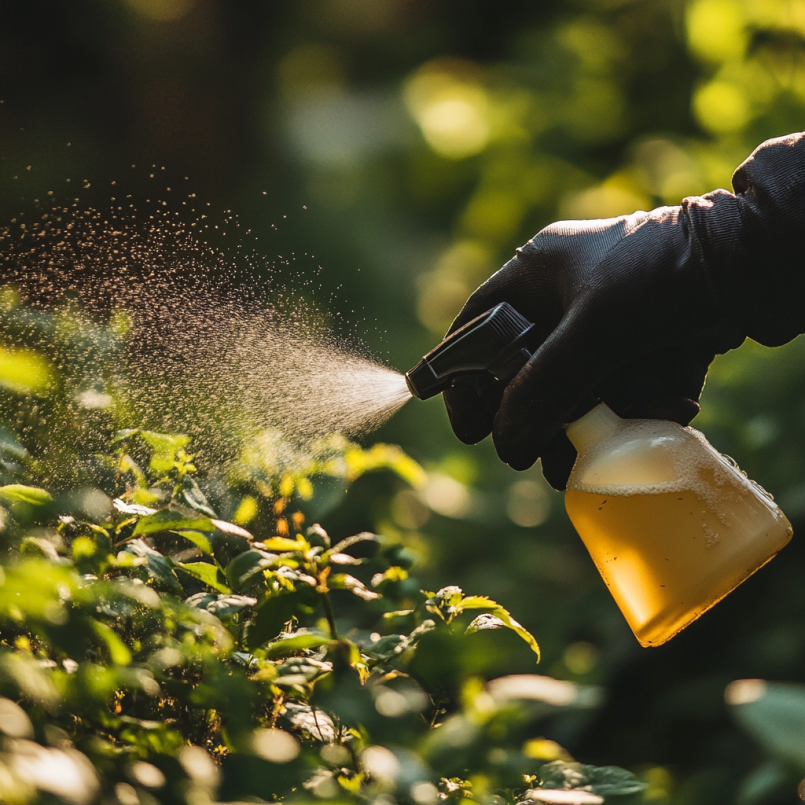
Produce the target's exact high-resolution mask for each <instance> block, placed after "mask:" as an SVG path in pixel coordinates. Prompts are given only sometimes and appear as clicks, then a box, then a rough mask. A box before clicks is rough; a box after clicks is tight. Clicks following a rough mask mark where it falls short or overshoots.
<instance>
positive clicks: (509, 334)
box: [405, 302, 534, 400]
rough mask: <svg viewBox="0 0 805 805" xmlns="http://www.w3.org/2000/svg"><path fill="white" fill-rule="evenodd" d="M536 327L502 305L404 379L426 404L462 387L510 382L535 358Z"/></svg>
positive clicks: (458, 333)
mask: <svg viewBox="0 0 805 805" xmlns="http://www.w3.org/2000/svg"><path fill="white" fill-rule="evenodd" d="M533 329H534V325H533V324H532V323H531V322H530V321H528V319H526V318H524V317H523V316H521V315H520V314H519V313H518V312H517V311H516V310H515V309H514V308H513V307H512V306H511V305H510V304H509V303H508V302H502V303H501V304H499V305H497V306H496V307H494V308H492V309H491V310H487V312H486V313H482V314H481V315H480V316H478V317H477V318H475V319H473V320H472V321H471V322H468V323H467V324H465V325H464V326H463V327H461V328H460V329H458V330H456V331H455V332H454V333H451V334H450V335H449V336H447V338H445V339H444V341H442V343H441V344H439V345H438V346H437V347H435V348H434V349H432V350H431V351H430V352H429V353H428V354H427V355H425V357H424V358H422V360H421V361H420V362H419V363H418V364H417V365H416V366H414V368H413V369H411V370H410V371H408V372H406V375H405V379H406V381H407V383H408V388H409V389H410V391H411V394H413V395H414V397H418V398H419V399H420V400H427V399H429V398H430V397H435V396H436V395H437V394H440V393H441V392H443V391H444V390H445V389H448V388H450V387H451V386H455V385H460V384H462V383H468V384H473V383H475V382H478V381H480V382H485V381H486V382H494V381H499V382H501V383H504V384H505V383H508V382H509V380H511V379H512V378H513V377H514V376H515V375H516V374H517V373H518V372H519V371H520V370H521V369H522V368H523V367H524V366H525V365H526V363H528V361H529V360H530V359H531V356H532V354H533V353H532V350H531V349H530V348H529V343H528V336H529V334H530V333H531V331H532V330H533Z"/></svg>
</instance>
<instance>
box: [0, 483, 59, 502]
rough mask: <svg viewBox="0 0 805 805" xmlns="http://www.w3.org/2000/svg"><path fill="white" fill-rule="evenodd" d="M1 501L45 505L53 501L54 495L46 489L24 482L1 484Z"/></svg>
mask: <svg viewBox="0 0 805 805" xmlns="http://www.w3.org/2000/svg"><path fill="white" fill-rule="evenodd" d="M0 501H2V502H3V503H30V504H31V505H32V506H45V505H46V504H48V503H52V502H53V497H52V496H51V494H50V493H49V492H47V491H46V490H44V489H39V488H38V487H35V486H23V485H22V484H9V485H8V486H0Z"/></svg>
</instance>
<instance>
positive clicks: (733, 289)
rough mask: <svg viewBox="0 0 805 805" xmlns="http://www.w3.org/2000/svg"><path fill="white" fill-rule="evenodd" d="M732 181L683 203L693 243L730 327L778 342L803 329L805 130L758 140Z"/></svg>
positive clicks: (766, 341)
mask: <svg viewBox="0 0 805 805" xmlns="http://www.w3.org/2000/svg"><path fill="white" fill-rule="evenodd" d="M733 185H734V187H735V191H736V192H735V194H734V195H733V194H732V193H728V192H727V191H726V190H716V191H715V192H713V193H708V194H707V195H706V196H700V197H696V198H688V199H685V200H684V201H683V203H682V210H683V214H684V215H685V216H686V217H687V219H688V221H689V226H690V232H691V247H692V250H693V253H694V254H695V255H696V257H697V258H698V260H699V261H700V263H701V265H702V267H703V271H704V274H705V277H706V278H707V281H708V282H709V283H710V286H711V290H712V293H713V298H714V299H715V300H716V302H717V304H719V305H720V306H721V308H722V313H723V315H724V319H725V321H727V322H728V323H729V327H730V329H734V330H735V331H736V334H738V333H740V335H741V336H749V337H750V338H753V339H754V340H756V341H758V342H760V343H761V344H765V345H766V346H779V345H780V344H784V343H786V342H787V341H790V340H791V339H792V338H795V337H796V336H797V335H799V334H800V333H802V332H805V309H804V307H805V306H803V305H802V298H803V294H805V271H803V256H805V241H803V238H805V134H795V135H790V136H788V137H784V138H780V139H778V140H769V141H768V142H766V143H763V145H761V146H760V147H759V148H758V149H757V150H756V151H755V152H754V153H753V154H752V156H750V157H749V159H748V160H747V161H746V162H744V163H743V165H741V166H740V167H739V168H738V170H737V171H736V172H735V175H734V176H733Z"/></svg>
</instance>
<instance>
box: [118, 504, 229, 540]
mask: <svg viewBox="0 0 805 805" xmlns="http://www.w3.org/2000/svg"><path fill="white" fill-rule="evenodd" d="M179 530H183V531H215V526H214V525H213V523H212V520H211V519H210V518H209V517H185V516H184V515H183V514H180V513H179V512H174V511H171V510H170V509H162V511H158V512H156V514H149V515H147V516H146V517H141V518H140V519H139V521H138V522H137V525H136V527H135V529H134V532H133V534H132V536H133V537H141V536H143V535H146V534H158V533H159V532H160V531H179Z"/></svg>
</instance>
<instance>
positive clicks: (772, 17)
mask: <svg viewBox="0 0 805 805" xmlns="http://www.w3.org/2000/svg"><path fill="white" fill-rule="evenodd" d="M0 99H2V105H0V159H1V160H2V161H0V213H2V218H1V219H0V221H1V222H2V223H5V222H7V221H9V220H10V219H11V218H13V217H14V216H15V215H16V214H18V213H19V212H20V211H21V210H23V209H25V208H26V205H30V203H31V195H32V193H37V192H45V191H46V190H47V189H51V188H56V190H57V191H60V190H61V189H62V188H64V187H65V181H66V179H67V178H71V179H72V181H74V182H78V181H80V180H82V179H83V180H85V184H89V185H90V186H89V187H86V188H85V189H84V190H83V191H82V192H83V193H84V196H83V198H84V199H90V200H92V201H93V203H96V205H98V204H103V203H107V202H108V196H109V192H108V191H109V185H110V183H111V182H112V181H118V180H120V178H121V177H122V176H124V175H125V181H126V185H127V187H128V188H129V192H130V193H133V194H134V196H135V198H146V197H147V196H148V195H149V187H151V185H149V178H148V172H147V171H137V172H131V170H130V166H131V165H132V164H138V165H139V164H144V165H150V164H154V165H157V166H165V170H166V172H167V175H171V176H179V177H183V176H185V175H188V176H190V181H191V182H192V185H193V188H194V190H195V191H196V192H197V193H198V195H199V197H200V198H202V199H204V200H205V201H209V202H210V204H211V208H212V209H214V210H233V211H235V212H236V213H237V214H238V215H239V217H240V221H241V225H242V226H243V227H244V228H246V229H248V228H250V229H252V231H253V233H254V234H256V235H257V237H258V239H259V240H258V244H257V249H258V251H259V252H260V253H261V254H263V255H264V256H265V265H264V268H263V269H255V275H254V278H253V281H254V282H256V283H259V282H261V281H268V279H269V278H270V277H271V278H273V282H274V283H275V284H279V285H281V284H282V283H287V284H288V286H289V288H291V289H292V290H294V289H295V292H299V293H301V292H302V290H303V288H304V285H305V281H306V279H308V278H310V277H315V278H316V284H321V289H320V290H318V291H317V292H316V294H314V303H315V304H317V305H319V306H325V307H327V306H329V308H330V311H331V313H332V315H333V316H334V317H335V319H336V325H337V326H338V327H339V328H342V329H343V330H344V331H346V332H358V333H360V334H361V337H362V338H363V339H364V340H365V341H366V342H367V343H368V344H369V346H370V348H371V349H372V350H373V351H374V352H375V353H376V354H378V355H380V356H381V357H382V358H383V359H384V360H386V361H387V362H388V363H390V364H391V365H393V366H396V367H398V368H401V369H406V368H408V367H409V366H410V365H412V364H413V363H414V362H415V361H416V360H417V359H418V358H419V357H420V356H421V355H422V354H423V353H424V352H426V351H427V350H428V349H430V348H431V347H432V346H433V345H434V344H435V343H436V342H437V341H438V340H439V339H440V338H441V336H442V334H443V333H444V331H445V329H446V327H447V326H448V325H449V323H450V321H451V319H452V318H453V316H454V315H455V314H456V313H457V312H458V310H459V309H460V307H461V305H462V303H463V301H464V300H465V299H466V297H467V295H468V294H469V293H470V292H471V291H472V290H473V289H474V288H475V287H476V286H477V285H478V284H479V283H480V282H481V281H482V280H483V279H485V278H486V277H487V276H488V275H489V274H490V273H492V271H494V270H495V269H496V268H497V267H498V266H499V265H501V264H502V263H503V262H504V261H506V260H507V259H508V258H509V257H510V256H511V255H512V253H513V250H514V248H515V247H516V246H517V245H519V244H521V243H522V242H524V241H525V240H527V239H528V238H529V237H531V236H532V235H533V234H534V233H536V232H537V231H538V230H539V229H540V228H541V227H543V226H545V225H546V224H548V223H550V222H551V221H553V220H556V219H559V218H583V217H607V216H612V215H618V214H621V213H627V212H632V211H634V210H635V209H640V208H642V209H650V208H652V207H655V206H658V205H662V204H675V203H678V202H679V201H680V200H681V199H682V198H683V197H684V196H685V195H692V194H699V193H703V192H707V191H709V190H712V189H714V188H716V187H727V188H729V187H730V176H731V173H732V171H733V170H734V169H735V167H737V165H738V164H739V163H740V162H741V161H742V160H743V159H744V158H745V157H746V156H747V155H748V154H749V153H750V152H751V151H752V149H753V148H754V147H755V146H756V145H758V144H759V143H760V142H762V141H763V140H764V139H767V138H769V137H775V136H780V135H783V134H786V133H789V132H792V131H798V130H800V129H802V128H805V0H692V2H683V0H653V1H652V2H641V1H640V0H564V1H563V2H558V0H543V2H540V3H534V2H515V0H499V2H497V3H484V2H480V1H479V0H464V2H457V1H455V0H303V2H296V3H291V2H286V3H279V2H268V0H252V1H251V2H249V1H247V0H72V1H71V2H66V0H51V1H50V2H47V3H30V2H26V1H25V0H4V2H3V3H2V4H1V5H0ZM68 143H70V145H69V146H68ZM28 166H30V169H29V170H27V169H28ZM15 176H22V178H23V179H24V180H25V181H26V182H27V184H26V185H25V186H24V187H23V185H22V182H21V181H18V180H15V179H14V177H15ZM289 255H291V257H290V258H289V257H288V256H289ZM261 272H262V273H261ZM331 295H333V296H332V298H331ZM0 360H2V355H1V354H0ZM694 424H695V425H696V426H697V427H699V428H700V429H702V430H704V431H705V432H706V434H707V435H708V437H709V438H710V439H711V441H712V442H713V443H714V444H715V445H716V446H717V447H718V448H719V449H721V450H722V451H725V452H727V453H729V454H730V455H732V456H733V457H735V458H736V459H737V460H738V462H739V463H740V465H741V466H742V467H743V469H745V470H746V471H747V472H748V474H749V475H750V477H752V478H754V479H756V480H757V481H758V482H760V483H761V484H762V485H763V486H765V487H766V488H767V489H768V490H769V491H770V492H772V493H773V494H774V495H775V496H776V498H777V499H778V501H779V502H780V504H781V506H782V507H783V509H784V510H785V511H786V513H787V514H788V515H789V517H790V519H791V520H792V521H793V522H794V525H795V534H798V533H799V532H800V531H801V530H802V527H803V526H805V344H803V343H801V341H797V342H794V343H792V344H790V345H788V346H786V347H784V348H780V349H777V350H767V349H764V348H761V347H759V346H757V345H755V344H751V343H748V344H746V345H745V346H744V347H743V348H741V349H740V350H738V351H737V352H735V353H732V354H730V355H727V356H725V357H722V358H720V359H718V360H717V361H716V363H715V364H714V367H713V369H712V371H711V374H710V378H709V380H708V386H707V389H706V392H705V397H704V411H703V413H702V414H701V415H700V417H699V418H698V420H697V421H696V422H695V423H694ZM377 438H378V439H383V440H385V441H391V442H395V443H398V444H400V445H402V446H403V447H404V449H405V450H406V451H408V452H409V453H410V454H411V455H412V456H413V457H414V458H416V459H417V460H419V461H420V462H421V463H422V464H423V465H424V466H425V467H426V469H427V470H428V472H429V481H428V483H427V484H426V485H425V486H424V487H423V489H421V490H418V491H413V490H411V489H408V488H404V486H403V484H402V482H398V481H396V480H394V479H392V478H390V477H386V476H380V475H370V476H366V477H364V478H363V479H361V480H360V481H359V482H358V483H356V484H355V486H354V487H353V488H352V489H351V490H350V492H349V494H348V495H347V498H346V500H345V503H344V504H342V505H341V506H340V507H339V508H338V509H336V510H334V511H331V512H329V513H328V514H327V515H326V517H325V518H324V524H325V526H326V527H327V528H328V530H329V531H331V532H336V533H341V532H343V533H347V532H349V533H353V532H354V531H357V530H361V529H364V528H366V529H377V530H378V531H380V532H384V533H387V534H392V535H395V536H398V537H399V538H400V539H402V540H403V541H405V542H406V543H407V544H408V545H410V546H411V547H413V548H414V549H415V550H416V551H417V552H418V555H419V557H420V567H419V570H418V575H419V576H420V577H422V578H424V579H425V580H426V581H427V583H428V585H429V586H430V587H431V588H432V589H437V588H438V587H440V586H442V585H443V584H460V585H461V586H462V587H463V588H464V589H465V591H467V592H468V593H479V594H485V595H489V596H491V597H493V598H495V599H496V600H498V601H500V602H501V603H502V604H504V605H505V606H506V607H508V609H510V610H511V612H512V613H513V614H514V616H515V617H516V618H518V619H519V620H521V621H522V622H523V624H524V625H526V626H527V627H528V628H529V629H531V630H532V631H533V632H534V634H535V635H536V636H537V638H538V639H539V641H540V643H541V645H542V647H543V650H544V655H543V656H544V659H543V663H542V666H541V667H542V671H543V672H544V673H548V674H551V675H554V676H557V677H560V678H567V679H572V680H576V681H582V682H594V683H599V684H602V685H605V686H606V688H607V690H608V704H607V705H606V706H605V707H604V708H603V709H601V710H599V711H597V712H595V713H594V714H593V715H585V716H584V717H583V718H581V717H579V719H578V720H577V721H575V722H563V724H562V725H561V729H560V728H559V727H557V731H558V732H561V734H551V735H549V736H548V737H550V738H553V739H555V740H557V741H559V742H561V743H562V744H563V745H565V746H567V747H568V749H569V750H570V751H572V752H573V753H574V755H575V756H577V757H578V758H579V759H581V760H583V761H584V762H589V763H596V764H608V763H615V764H619V765H623V766H627V767H630V768H632V769H635V770H639V771H642V772H644V773H645V774H646V778H647V779H649V780H650V781H652V788H651V791H650V796H652V797H654V798H655V799H657V801H672V802H674V803H716V802H729V801H734V800H735V798H736V796H739V797H743V800H742V801H744V802H751V801H761V800H758V799H755V800H753V799H752V796H753V794H752V790H750V789H751V786H747V784H745V783H742V781H743V780H745V778H746V776H747V774H748V773H749V772H751V771H752V770H753V769H760V772H759V773H758V775H756V777H757V778H758V779H760V777H762V773H763V769H764V768H765V767H763V766H762V764H763V762H764V756H763V752H762V750H761V749H759V748H757V747H756V746H755V744H753V743H752V741H751V740H750V739H749V738H748V737H746V736H745V735H744V734H743V733H741V732H740V730H738V729H737V728H736V727H735V725H734V724H733V722H732V721H731V719H730V717H729V716H728V714H727V710H726V706H725V705H724V700H723V691H724V688H725V687H726V685H727V684H728V683H729V682H730V681H732V680H734V679H737V678H741V677H762V678H765V679H774V680H788V681H800V682H802V681H805V662H804V661H805V585H803V583H802V573H803V568H805V549H803V548H802V547H801V542H800V540H799V539H797V538H796V536H795V540H794V542H793V543H792V544H791V546H790V547H788V548H787V549H786V550H785V552H784V554H783V555H782V556H781V557H780V558H779V559H777V560H775V562H773V563H772V564H771V565H770V566H769V567H768V568H766V569H764V570H763V571H762V572H761V573H760V574H758V575H757V576H756V577H754V578H752V579H751V580H750V581H748V582H747V583H746V584H744V585H743V586H742V587H741V588H740V589H739V590H738V591H736V592H735V593H733V594H732V595H731V596H730V597H729V598H728V599H727V600H725V601H724V602H723V603H721V604H720V605H719V606H718V607H717V608H716V609H715V610H714V611H713V612H711V613H709V614H708V615H707V616H705V617H704V618H703V619H702V620H701V621H699V622H697V623H695V624H694V625H693V626H691V627H690V628H689V629H688V630H687V631H686V632H684V633H683V634H682V635H680V636H679V637H677V638H675V639H674V640H673V641H672V642H671V643H670V644H668V645H666V646H663V647H661V648H658V649H652V650H643V649H640V648H639V647H638V645H637V643H636V641H635V640H634V638H633V637H632V635H631V633H630V632H629V631H628V628H627V626H626V624H625V622H624V621H623V619H622V617H621V616H620V614H619V612H618V611H617V608H616V607H615V605H614V603H613V602H612V600H611V599H610V598H609V596H608V594H607V592H606V590H605V588H604V585H603V583H602V582H601V581H600V579H599V578H598V576H597V574H596V572H595V569H594V568H593V566H592V563H591V562H590V561H589V559H588V557H587V556H586V553H585V551H584V549H583V547H582V545H581V543H580V541H579V540H578V538H577V537H576V536H575V535H574V533H573V531H572V528H571V527H570V525H569V523H568V521H567V518H566V516H565V514H564V509H563V503H562V496H561V495H560V494H557V493H555V492H553V491H552V490H550V489H549V488H548V486H547V485H546V484H545V483H544V481H543V480H542V478H541V475H540V473H539V471H538V468H533V469H532V470H530V471H528V472H526V473H522V474H517V473H514V472H513V471H510V470H509V469H508V468H507V467H505V466H503V465H501V464H500V463H499V462H498V461H497V459H496V458H495V454H494V451H493V449H492V447H491V445H490V444H488V443H484V444H482V445H480V446H477V447H474V448H469V447H465V446H463V445H461V444H459V443H458V442H457V441H456V440H455V439H454V438H453V436H452V433H451V432H450V429H449V426H448V423H447V418H446V415H445V413H444V411H443V408H442V406H441V403H440V401H438V400H435V401H431V402H429V403H418V402H413V403H411V404H410V405H408V406H407V407H406V408H405V409H404V410H403V411H402V412H401V413H400V414H398V415H397V417H396V418H395V419H394V420H393V421H392V422H390V423H389V424H388V425H387V426H386V427H385V428H384V429H383V430H382V431H381V432H380V433H379V434H378V436H377ZM509 659H510V662H509V664H508V666H507V667H506V669H505V670H506V671H507V672H517V671H531V670H532V668H533V664H532V661H531V658H530V656H529V655H528V652H527V650H525V649H524V650H523V653H522V655H516V654H515V655H513V656H512V657H511V658H509ZM803 731H805V725H803ZM761 782H762V780H761ZM753 784H754V783H753ZM757 785H760V783H757ZM740 786H743V788H742V789H741V791H742V793H740V794H736V791H737V790H738V789H739V787H740ZM786 792H787V793H784V794H782V795H781V796H782V798H781V799H779V800H775V799H774V798H773V795H771V794H769V797H771V798H766V799H763V800H762V801H764V802H773V801H779V802H790V801H793V795H792V794H791V790H790V789H786Z"/></svg>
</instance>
